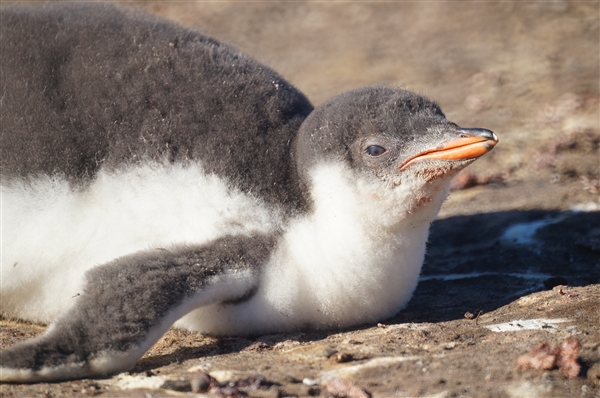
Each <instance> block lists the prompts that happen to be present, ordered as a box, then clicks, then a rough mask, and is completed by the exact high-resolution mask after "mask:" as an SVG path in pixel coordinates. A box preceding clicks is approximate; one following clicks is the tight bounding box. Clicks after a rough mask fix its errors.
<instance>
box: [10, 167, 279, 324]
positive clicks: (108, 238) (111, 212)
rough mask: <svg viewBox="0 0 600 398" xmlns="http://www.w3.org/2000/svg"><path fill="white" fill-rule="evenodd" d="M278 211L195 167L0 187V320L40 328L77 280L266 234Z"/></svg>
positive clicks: (63, 305) (65, 304) (67, 300)
mask: <svg viewBox="0 0 600 398" xmlns="http://www.w3.org/2000/svg"><path fill="white" fill-rule="evenodd" d="M280 222H281V213H280V212H278V211H276V210H274V209H269V208H267V206H266V205H265V204H264V203H261V202H260V201H259V200H257V199H255V198H252V197H249V196H248V195H245V194H243V193H241V192H239V191H237V190H234V189H230V187H228V185H227V183H226V182H224V181H222V180H221V179H219V178H217V177H216V176H214V175H206V174H205V173H204V172H203V171H202V168H201V167H200V166H199V165H191V166H187V167H183V166H181V165H158V164H152V165H145V166H136V167H131V168H128V169H126V170H122V171H119V172H111V173H108V172H100V173H99V174H98V176H97V178H96V179H95V180H93V181H92V182H91V184H90V185H89V186H87V187H85V188H79V189H74V188H73V187H71V186H70V184H69V183H68V182H67V181H65V180H64V179H62V178H60V177H58V176H55V177H47V176H44V177H40V178H36V179H33V180H30V181H28V182H25V181H11V182H10V183H9V184H6V185H3V186H2V263H1V270H2V274H1V286H0V287H1V298H2V309H1V310H2V314H3V315H5V316H8V317H14V318H21V319H26V320H30V321H34V322H43V323H48V322H51V321H52V320H53V319H55V318H56V317H57V316H58V315H59V314H60V313H61V312H63V311H65V310H66V309H68V308H69V307H70V306H71V304H72V303H73V302H74V300H73V297H74V296H77V295H78V294H79V293H80V292H81V288H82V283H83V274H84V273H85V271H87V270H88V269H90V268H92V267H94V266H96V265H100V264H103V263H106V262H107V261H110V260H112V259H114V258H117V257H120V256H123V255H126V254H130V253H134V252H137V251H140V250H146V249H149V248H157V247H165V246H169V245H172V244H178V243H195V244H199V243H203V242H206V241H209V240H212V239H215V238H217V237H219V236H222V235H225V234H248V233H252V232H268V231H270V230H272V229H273V228H275V227H276V226H277V225H278V224H279V223H280Z"/></svg>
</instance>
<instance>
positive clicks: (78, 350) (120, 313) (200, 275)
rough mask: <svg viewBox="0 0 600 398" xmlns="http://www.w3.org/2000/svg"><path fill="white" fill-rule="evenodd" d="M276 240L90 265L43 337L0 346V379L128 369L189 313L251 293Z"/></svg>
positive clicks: (225, 242) (228, 241) (222, 242)
mask: <svg viewBox="0 0 600 398" xmlns="http://www.w3.org/2000/svg"><path fill="white" fill-rule="evenodd" d="M273 245H274V240H273V239H272V238H271V237H269V236H266V235H254V236H250V237H248V236H227V237H223V238H220V239H217V240H215V241H212V242H210V243H209V244H207V245H202V246H176V247H172V248H169V249H154V250H148V251H144V252H139V253H136V254H132V255H128V256H125V257H120V258H118V259H116V260H113V261H111V262H109V263H107V264H105V265H101V266H98V267H95V268H93V269H91V270H90V271H88V272H87V273H86V283H85V288H84V292H83V294H82V295H81V296H79V297H77V298H75V299H76V300H77V302H76V304H75V305H74V306H73V308H71V309H70V310H69V311H67V312H66V313H65V314H63V315H62V316H61V317H60V318H58V319H57V320H56V321H55V322H53V323H52V324H51V325H50V326H49V328H48V330H47V331H46V332H45V333H44V334H43V335H41V336H38V337H37V338H34V339H31V340H29V341H25V342H22V343H19V344H16V345H14V346H13V347H10V348H8V349H5V350H2V351H0V382H14V383H34V382H42V381H44V382H47V381H59V380H69V379H78V378H86V377H95V376H100V377H101V376H106V375H110V374H114V373H118V372H122V371H126V370H128V369H130V368H132V367H133V366H134V365H135V363H136V362H137V360H139V359H140V358H141V357H142V355H143V354H144V353H145V352H146V351H147V350H148V349H149V348H150V347H151V346H152V345H153V344H154V343H155V342H156V341H158V339H159V338H160V337H161V336H162V335H163V334H164V333H165V332H166V331H167V330H168V329H169V327H170V326H171V325H172V324H173V323H174V322H175V321H177V320H178V319H179V318H180V317H182V316H183V315H185V314H186V313H188V312H190V311H191V310H193V309H195V308H197V307H199V306H203V305H207V304H213V303H219V302H229V301H235V300H240V299H244V298H247V297H248V296H249V295H251V294H252V293H253V292H254V291H256V289H257V287H258V279H259V275H260V266H261V264H263V263H264V262H265V261H266V260H267V258H268V256H269V253H270V252H271V249H272V247H273Z"/></svg>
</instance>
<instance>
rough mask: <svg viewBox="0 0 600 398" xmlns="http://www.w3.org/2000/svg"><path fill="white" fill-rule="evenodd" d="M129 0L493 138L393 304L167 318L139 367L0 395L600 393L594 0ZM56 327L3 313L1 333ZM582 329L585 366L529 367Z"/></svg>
mask: <svg viewBox="0 0 600 398" xmlns="http://www.w3.org/2000/svg"><path fill="white" fill-rule="evenodd" d="M124 5H125V6H135V7H139V8H145V9H147V10H149V11H150V12H153V13H157V14H159V15H162V16H165V17H166V18H169V19H173V20H176V21H179V22H180V23H182V24H183V25H186V26H190V27H194V28H196V29H199V30H201V31H203V32H205V33H207V34H209V35H212V36H214V37H217V38H219V39H221V40H224V41H226V42H228V43H230V44H233V45H235V46H237V47H238V48H241V49H242V50H244V51H245V52H246V53H249V54H251V55H253V56H254V57H255V58H256V59H258V60H260V61H262V62H264V63H265V64H267V65H269V66H271V67H272V68H274V69H275V70H277V71H278V72H280V73H281V74H282V75H283V76H284V77H285V78H286V79H288V80H289V81H290V82H292V83H293V84H294V85H295V86H296V87H298V88H299V89H300V90H302V91H303V92H304V93H306V94H307V95H308V97H309V98H310V99H311V100H312V101H313V103H314V104H315V105H318V104H320V103H321V102H323V101H325V100H327V99H328V98H330V97H332V96H334V95H336V94H339V93H341V92H344V91H347V90H350V89H353V88H357V87H360V86H365V85H370V84H374V83H377V82H385V83H388V84H395V85H398V86H401V87H404V88H408V89H410V90H413V91H417V92H421V93H425V94H426V95H428V96H429V97H430V98H432V99H434V100H436V101H437V102H438V103H439V104H440V105H441V107H442V109H443V110H444V112H445V113H446V116H447V117H448V118H449V119H450V120H452V121H454V122H456V123H457V124H459V125H461V126H464V127H485V128H488V129H491V130H493V131H494V132H496V134H497V135H498V136H499V137H500V144H499V145H498V146H497V147H496V148H495V149H494V150H493V151H492V152H491V153H490V154H488V155H486V156H485V157H484V158H482V159H481V160H479V161H477V162H476V163H475V164H474V165H472V166H470V167H469V168H468V169H467V170H466V171H464V172H463V173H461V174H460V175H459V176H458V177H457V179H456V180H455V183H454V190H453V191H452V193H451V195H450V197H449V199H448V200H447V202H446V204H445V205H444V207H443V208H442V212H441V214H440V217H439V219H438V220H437V221H436V222H435V223H434V224H433V227H432V233H431V237H430V243H429V248H428V254H427V257H426V261H425V265H424V268H423V272H422V277H421V282H420V284H419V287H418V289H417V291H416V293H415V296H414V298H413V300H412V301H411V302H410V304H409V305H408V307H407V308H406V309H405V310H404V311H402V312H401V313H400V314H398V315H397V316H396V317H395V318H393V319H388V320H382V321H381V323H380V324H378V325H365V326H364V327H361V328H355V329H351V330H342V331H328V332H323V331H321V332H315V331H302V332H298V333H295V334H282V335H272V336H260V337H258V338H241V337H240V338H215V337H210V336H204V335H197V334H190V333H186V332H182V331H176V330H171V331H170V332H168V333H167V335H166V336H165V337H163V338H162V339H161V340H160V341H159V342H158V343H157V344H156V345H155V346H154V347H153V348H152V349H151V351H150V352H148V354H147V355H146V356H145V357H144V358H143V359H142V360H141V361H140V362H139V363H138V365H137V366H136V368H135V369H133V370H132V371H131V372H129V373H126V374H122V375H118V376H115V377H113V378H110V379H105V380H82V381H75V382H66V383H55V384H35V385H1V386H0V397H34V396H35V397H63V396H64V397H71V396H73V397H74V396H102V397H107V398H108V397H123V396H127V397H144V398H149V397H164V396H194V395H196V394H194V393H192V392H191V387H190V385H191V381H194V382H196V383H198V380H199V379H198V377H199V376H198V373H197V372H209V373H210V374H211V376H213V377H215V378H216V379H218V380H220V381H236V380H237V381H239V380H241V379H244V378H246V377H251V378H254V379H253V381H254V383H253V385H254V386H255V387H257V386H260V388H258V389H252V388H251V387H246V388H243V387H239V391H246V393H248V394H249V395H250V396H253V397H287V396H337V397H342V396H353V397H361V396H368V395H366V394H367V392H368V394H371V395H372V396H373V397H393V396H399V397H436V398H446V397H595V398H599V397H600V202H599V200H600V195H599V192H600V182H599V181H600V153H599V142H600V126H599V124H600V120H599V119H600V111H599V100H600V92H599V91H600V87H599V84H600V79H599V74H600V65H599V60H600V50H599V49H600V43H599V41H600V40H599V37H600V36H599V20H600V3H598V2H597V1H590V2H584V1H580V2H569V1H552V2H516V1H504V2H420V3H419V2H406V3H333V2H321V3H307V2H293V3H283V2H279V3H273V2H197V3H192V2H171V3H166V2H165V3H151V2H146V3H139V2H138V3H135V4H134V3H130V2H128V3H124ZM357 294H360V292H357ZM43 330H44V329H43V327H41V326H37V325H29V324H24V323H17V322H13V321H9V320H2V321H0V348H4V347H7V346H10V345H12V344H14V343H15V342H17V341H21V340H24V339H26V338H29V337H31V336H33V335H35V334H38V333H40V332H42V331H43ZM569 336H575V337H576V338H577V339H578V340H579V342H580V344H581V349H580V351H579V352H578V353H577V357H578V359H577V362H573V361H571V365H573V364H578V365H580V366H581V369H580V370H579V371H578V372H577V374H576V375H573V374H571V377H568V376H567V374H566V373H568V372H567V371H564V368H562V369H548V370H538V369H526V368H523V367H520V368H519V367H518V364H517V360H518V358H519V357H520V356H521V355H523V354H526V353H528V352H529V351H530V350H532V349H533V348H534V347H535V346H537V345H538V344H540V343H543V342H548V343H549V345H551V346H558V345H560V344H561V342H563V340H564V339H565V338H567V337H569ZM554 353H556V351H554ZM257 375H262V376H264V378H265V380H263V381H262V382H261V380H260V379H256V376H257ZM336 379H341V380H344V381H346V382H339V381H338V382H337V383H338V384H337V387H338V389H337V392H335V391H334V390H333V388H334V387H335V383H336V382H335V381H332V380H336ZM344 383H346V384H344ZM349 383H352V384H349ZM238 384H239V383H238ZM251 384H252V383H251ZM340 386H341V387H340ZM234 390H235V388H233V387H232V388H231V389H230V392H234ZM221 392H222V393H225V389H222V390H221ZM240 394H241V393H240ZM344 394H346V395H344ZM211 396H218V395H211ZM239 396H241V395H239Z"/></svg>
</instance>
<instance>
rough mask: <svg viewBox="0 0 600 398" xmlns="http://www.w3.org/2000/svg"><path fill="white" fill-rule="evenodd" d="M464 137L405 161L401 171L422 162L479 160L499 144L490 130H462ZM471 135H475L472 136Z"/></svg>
mask: <svg viewBox="0 0 600 398" xmlns="http://www.w3.org/2000/svg"><path fill="white" fill-rule="evenodd" d="M460 131H461V132H463V133H466V134H469V135H468V136H466V134H463V137H460V138H456V139H453V140H449V141H446V142H444V143H443V144H442V145H440V146H438V147H437V148H432V149H428V150H426V151H423V152H421V153H419V154H418V155H415V156H413V157H412V158H410V159H408V160H407V161H405V162H404V163H403V164H402V165H401V166H400V170H404V169H405V168H407V167H408V166H410V165H411V164H413V163H415V162H419V161H421V160H428V159H434V160H450V161H452V160H467V159H474V158H478V157H479V156H481V155H484V154H486V153H488V152H489V151H491V150H492V148H494V147H495V146H496V144H497V143H498V137H496V134H494V133H493V132H491V131H490V130H484V129H461V130H460ZM471 133H474V134H473V135H471Z"/></svg>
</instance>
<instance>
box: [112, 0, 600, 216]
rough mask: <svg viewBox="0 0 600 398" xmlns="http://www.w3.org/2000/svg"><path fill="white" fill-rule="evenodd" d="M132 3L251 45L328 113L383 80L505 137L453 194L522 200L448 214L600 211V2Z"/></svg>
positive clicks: (491, 201)
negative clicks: (487, 189)
mask: <svg viewBox="0 0 600 398" xmlns="http://www.w3.org/2000/svg"><path fill="white" fill-rule="evenodd" d="M122 5H124V6H128V7H138V8H142V9H145V10H147V11H149V12H152V13H155V14H158V15H160V16H163V17H166V18H168V19H171V20H175V21H178V22H179V23H181V24H182V25H185V26H188V27H192V28H194V29H197V30H199V31H201V32H203V33H205V34H207V35H210V36H213V37H215V38H218V39H220V40H222V41H225V42H227V43H229V44H231V45H234V46H235V47H238V48H239V49H241V50H243V51H244V52H246V53H247V54H249V55H251V56H253V57H254V58H256V59H258V60H259V61H261V62H263V63H265V64H266V65H268V66H270V67H272V68H273V69H275V70H276V71H278V72H279V73H280V74H281V75H282V76H283V77H284V78H285V79H287V80H288V81H290V82H291V83H292V84H294V85H295V86H296V87H297V88H299V89H300V90H301V91H303V92H304V93H305V94H306V95H307V96H308V97H309V99H310V100H311V101H312V102H313V104H314V105H319V104H320V103H322V102H324V101H326V100H328V99H329V98H331V97H333V96H335V95H337V94H340V93H342V92H344V91H348V90H351V89H354V88H358V87H361V86H365V85H371V84H375V83H381V82H383V83H386V84H392V85H397V86H400V87H402V88H406V89H409V90H412V91H416V92H419V93H422V94H425V95H426V96H428V97H430V98H431V99H433V100H435V101H437V102H438V103H439V104H440V106H441V107H442V109H443V110H444V112H445V113H446V116H447V117H448V118H449V119H450V120H452V121H454V122H455V123H457V124H459V125H460V126H463V127H485V128H489V129H491V130H493V131H495V132H496V133H497V134H498V136H499V137H500V145H498V146H497V147H496V149H494V151H493V152H492V153H491V154H490V155H488V156H485V157H484V158H483V159H481V160H479V161H478V162H476V163H475V164H474V165H473V166H472V167H470V168H469V169H467V170H466V171H465V172H463V174H462V175H461V176H460V177H459V178H457V179H456V180H455V183H454V187H453V188H454V189H455V190H460V189H464V188H469V187H472V186H481V185H487V184H496V185H498V184H500V185H502V186H504V187H505V188H506V187H514V189H509V190H506V189H505V190H501V193H498V191H497V190H494V192H492V193H491V194H490V195H489V197H488V195H486V194H483V197H482V198H480V199H478V200H474V201H473V202H474V203H472V206H471V207H470V209H466V208H464V206H461V207H463V208H462V209H459V208H458V207H457V206H453V205H452V201H451V202H450V204H449V205H448V206H446V209H445V211H446V212H447V213H448V214H456V213H457V212H459V213H468V212H471V211H473V212H479V211H490V210H506V209H515V208H518V209H533V208H543V209H566V208H569V207H572V206H578V205H582V204H585V205H586V206H588V207H590V206H591V208H590V210H594V209H595V208H594V206H593V205H590V203H595V204H597V203H598V197H599V196H598V192H599V191H600V185H599V182H598V179H599V177H600V156H599V153H598V142H599V139H600V133H599V123H600V122H599V74H600V65H599V59H600V53H599V49H600V43H599V40H600V39H599V29H598V25H599V23H598V22H599V11H600V10H599V7H600V6H599V3H598V2H570V1H564V0H558V1H544V2H521V1H502V2H499V1H497V2H470V1H448V2H393V3H389V2H380V3H379V2H368V3H365V2H227V1H222V2H219V1H217V2H123V3H122ZM531 184H533V185H531ZM471 192H472V193H473V192H476V191H473V190H471ZM472 193H471V194H469V195H467V196H469V197H470V196H472ZM503 193H504V194H505V196H503ZM498 195H500V196H501V197H502V198H503V199H504V200H501V201H499V200H497V199H498V197H497V196H498ZM453 196H456V195H453ZM459 196H460V195H459ZM463 196H464V195H463ZM478 196H479V195H478ZM486 198H487V199H486ZM459 199H461V200H460V201H461V202H463V201H464V199H465V198H463V197H460V198H459Z"/></svg>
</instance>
